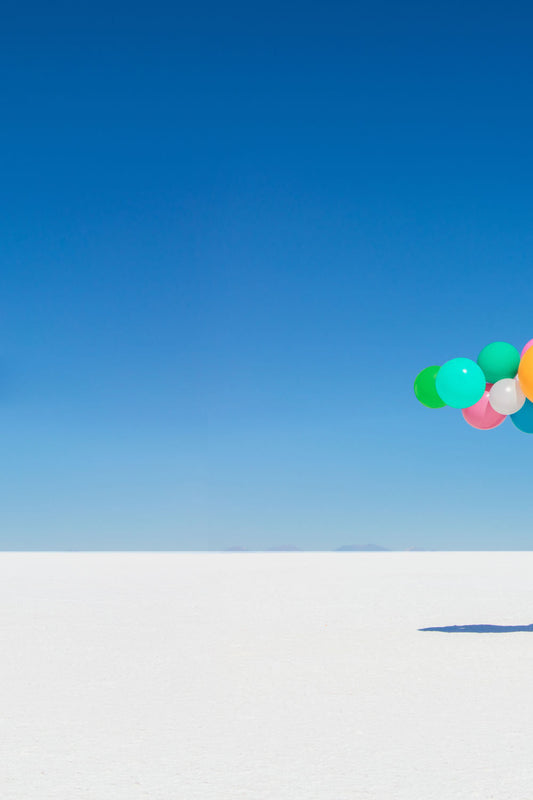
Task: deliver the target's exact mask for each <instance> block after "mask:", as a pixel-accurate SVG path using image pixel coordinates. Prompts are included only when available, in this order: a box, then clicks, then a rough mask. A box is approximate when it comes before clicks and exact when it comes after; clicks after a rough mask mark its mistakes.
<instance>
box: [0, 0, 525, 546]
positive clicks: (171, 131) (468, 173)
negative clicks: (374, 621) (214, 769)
mask: <svg viewBox="0 0 533 800" xmlns="http://www.w3.org/2000/svg"><path fill="white" fill-rule="evenodd" d="M532 23H533V11H532V10H531V7H530V6H529V4H527V3H525V2H523V3H513V2H510V3H506V4H502V3H484V4H482V3H469V4H466V8H465V4H463V3H458V2H450V3H438V4H437V5H436V6H430V5H428V4H427V3H422V2H416V3H411V2H407V3H393V2H373V3H368V4H365V3H348V2H342V3H341V2H333V3H327V4H326V3H305V4H304V3H283V4H282V3H277V2H274V3H270V4H268V5H266V4H265V5H258V4H234V3H230V4H214V3H199V4H195V5H194V7H193V6H192V4H190V5H181V4H179V3H174V4H163V3H158V2H157V1H156V2H154V3H151V4H150V5H141V4H136V3H135V2H133V3H129V4H125V3H122V4H121V3H117V2H111V3H106V4H103V3H102V4H98V3H91V4H88V3H86V4H83V3H77V4H74V6H72V5H67V4H58V3H51V4H47V5H46V7H45V6H43V5H42V4H32V3H31V2H30V3H28V4H26V5H25V6H24V8H22V7H19V6H15V5H14V4H13V6H12V8H9V6H7V7H6V12H5V16H4V20H3V24H2V29H1V31H0V40H1V41H0V44H1V47H0V75H1V78H0V80H1V82H2V111H3V113H2V126H1V129H0V141H1V143H2V147H1V149H0V163H1V174H2V186H1V190H0V203H1V208H0V211H1V214H0V229H1V230H0V233H1V243H2V244H1V251H2V266H1V273H0V343H1V350H0V354H1V361H0V364H1V367H2V381H1V387H2V391H1V394H0V427H1V433H2V442H3V447H2V451H3V458H2V459H1V460H0V472H1V474H0V547H3V548H8V549H152V548H154V549H193V550H196V549H200V550H203V549H208V548H215V549H216V548H221V547H227V546H231V545H235V544H240V545H243V546H246V547H249V548H262V547H271V546H277V545H283V544H292V545H295V546H299V547H303V548H306V549H330V548H335V547H337V546H339V545H342V544H345V543H366V542H378V543H380V544H382V545H384V546H387V547H391V548H400V549H403V548H407V547H410V546H415V547H422V548H427V549H529V548H531V546H532V543H533V528H532V526H531V518H532V513H531V509H532V506H531V475H532V471H533V436H527V435H524V434H521V433H519V432H518V431H517V430H516V429H515V428H514V426H513V425H512V424H511V423H510V422H507V423H506V424H504V425H503V426H501V427H499V428H497V429H495V430H493V431H490V432H487V433H481V432H478V431H475V430H473V429H471V428H470V427H469V426H468V425H466V423H464V422H463V419H462V416H461V414H460V412H457V411H455V410H452V409H449V408H446V409H442V410H440V411H431V410H429V409H426V408H424V407H423V406H421V405H419V404H418V403H417V401H416V399H415V397H414V394H413V390H412V384H413V380H414V377H415V375H416V374H417V372H418V371H419V370H421V369H422V368H423V367H425V366H428V365H430V364H439V363H443V362H444V361H446V360H447V359H449V358H453V357H456V356H466V357H471V358H476V357H477V355H478V353H479V351H480V350H481V349H482V347H484V346H485V345H486V344H488V343H489V342H491V341H495V340H504V341H509V342H511V343H513V344H515V345H516V346H517V347H519V348H521V346H522V345H523V344H524V343H525V342H526V341H527V340H529V339H530V338H531V337H533V270H532V253H533V232H532V211H533V202H532V189H531V187H532V186H533V159H532V152H531V141H532V134H533V111H532V108H533V105H532V102H531V100H532V98H531V74H532V66H533V64H532V61H533V51H532V50H531V36H532Z"/></svg>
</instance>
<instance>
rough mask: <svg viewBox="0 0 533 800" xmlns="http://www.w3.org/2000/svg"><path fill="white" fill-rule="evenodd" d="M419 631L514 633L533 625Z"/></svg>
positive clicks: (420, 629) (466, 626) (460, 626)
mask: <svg viewBox="0 0 533 800" xmlns="http://www.w3.org/2000/svg"><path fill="white" fill-rule="evenodd" d="M418 630H419V631H443V632H444V633H513V632H514V631H531V633H533V625H448V626H446V627H444V628H419V629H418Z"/></svg>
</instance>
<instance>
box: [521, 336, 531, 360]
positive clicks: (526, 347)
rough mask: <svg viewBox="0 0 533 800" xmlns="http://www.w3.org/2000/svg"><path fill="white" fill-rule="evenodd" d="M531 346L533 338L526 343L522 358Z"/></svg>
mask: <svg viewBox="0 0 533 800" xmlns="http://www.w3.org/2000/svg"><path fill="white" fill-rule="evenodd" d="M530 347H533V339H530V340H529V342H528V343H527V344H526V345H524V348H523V350H522V352H521V353H520V358H522V356H523V355H524V353H525V352H526V351H527V350H529V348H530Z"/></svg>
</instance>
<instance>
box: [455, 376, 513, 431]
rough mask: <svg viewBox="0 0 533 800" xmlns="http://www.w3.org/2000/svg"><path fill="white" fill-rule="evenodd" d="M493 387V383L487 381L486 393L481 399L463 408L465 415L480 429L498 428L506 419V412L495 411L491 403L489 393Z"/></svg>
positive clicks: (470, 422) (474, 426)
mask: <svg viewBox="0 0 533 800" xmlns="http://www.w3.org/2000/svg"><path fill="white" fill-rule="evenodd" d="M491 389H492V383H487V385H486V387H485V393H484V394H483V397H482V398H481V400H478V401H477V403H476V404H475V405H473V406H470V408H463V417H464V418H465V420H466V421H467V422H468V424H469V425H471V426H472V427H473V428H477V429H478V430H479V431H489V430H491V428H497V427H498V425H501V424H502V422H503V421H504V420H505V417H506V415H505V414H498V412H497V411H494V409H493V407H492V406H491V404H490V403H489V394H490V390H491Z"/></svg>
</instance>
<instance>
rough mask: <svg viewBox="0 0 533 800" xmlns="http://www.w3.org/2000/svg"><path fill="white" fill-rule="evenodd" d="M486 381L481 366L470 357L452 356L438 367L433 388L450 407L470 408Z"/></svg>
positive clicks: (477, 398)
mask: <svg viewBox="0 0 533 800" xmlns="http://www.w3.org/2000/svg"><path fill="white" fill-rule="evenodd" d="M486 383H487V381H486V380H485V375H484V373H483V370H482V369H481V367H480V366H479V365H478V364H476V362H475V361H472V359H470V358H452V359H451V361H447V362H446V363H445V364H443V365H442V367H441V368H440V369H439V371H438V373H437V379H436V381H435V388H436V390H437V393H438V395H439V397H440V398H441V400H443V401H444V402H445V403H446V405H447V406H452V408H470V406H473V405H475V404H476V403H477V401H478V400H481V398H482V397H483V395H484V393H485V388H486Z"/></svg>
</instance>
